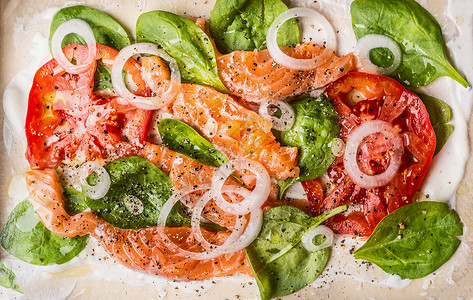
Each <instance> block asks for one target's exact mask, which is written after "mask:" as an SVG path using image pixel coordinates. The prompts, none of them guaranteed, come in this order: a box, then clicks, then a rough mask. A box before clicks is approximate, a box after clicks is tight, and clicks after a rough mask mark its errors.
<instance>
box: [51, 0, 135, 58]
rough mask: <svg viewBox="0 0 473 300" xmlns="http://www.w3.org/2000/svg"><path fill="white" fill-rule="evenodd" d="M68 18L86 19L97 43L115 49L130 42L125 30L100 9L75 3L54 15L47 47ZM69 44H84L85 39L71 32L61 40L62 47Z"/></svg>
mask: <svg viewBox="0 0 473 300" xmlns="http://www.w3.org/2000/svg"><path fill="white" fill-rule="evenodd" d="M70 19H81V20H84V21H86V22H87V23H88V24H89V25H90V27H91V28H92V31H93V32H94V36H95V40H96V41H97V44H102V45H107V46H110V47H112V48H113V49H117V50H120V49H122V48H124V47H126V46H128V45H130V44H131V42H130V38H129V37H128V33H127V32H126V30H125V29H124V28H123V27H122V26H121V25H120V24H119V23H118V22H117V21H115V20H114V19H113V18H112V17H110V16H109V15H107V14H106V13H104V12H102V11H99V10H96V9H93V8H90V7H87V6H82V5H77V6H71V7H66V8H63V9H61V10H60V11H58V12H57V14H56V15H55V16H54V18H53V21H52V22H51V27H50V30H49V49H51V39H52V37H53V34H54V32H55V31H56V29H57V28H58V27H59V25H61V24H62V23H64V22H66V21H69V20H70ZM70 44H82V45H85V41H84V39H83V38H82V37H80V36H79V35H77V34H75V33H71V34H69V35H67V36H66V37H65V38H64V40H63V41H62V47H64V46H66V45H70Z"/></svg>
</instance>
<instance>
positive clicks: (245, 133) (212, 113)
mask: <svg viewBox="0 0 473 300" xmlns="http://www.w3.org/2000/svg"><path fill="white" fill-rule="evenodd" d="M172 112H173V116H174V117H175V118H176V119H179V120H182V121H183V122H185V123H187V124H189V125H191V126H193V127H194V128H195V129H197V130H198V131H200V133H201V134H202V135H203V136H204V137H205V138H206V139H208V140H209V141H210V142H211V143H212V144H214V145H215V146H216V147H217V148H218V149H219V150H220V151H222V152H223V153H224V154H225V155H226V156H227V157H228V158H229V159H235V158H237V157H245V158H249V159H253V160H256V161H259V162H260V163H261V164H263V166H264V167H265V168H266V170H268V173H269V175H271V176H272V177H274V178H276V179H277V180H285V179H287V178H288V177H297V176H298V175H299V167H298V164H297V147H282V146H281V145H280V144H279V143H278V142H277V141H276V138H275V137H274V135H273V133H272V132H271V125H270V124H269V123H268V122H267V121H265V120H264V119H263V118H262V117H261V116H260V115H258V114H257V113H255V112H253V111H251V110H249V109H246V108H245V107H243V106H242V105H240V104H239V103H238V102H236V101H235V100H234V99H233V98H232V97H231V96H229V95H226V94H222V93H220V92H218V91H216V90H215V89H213V88H210V87H206V86H200V85H195V84H184V85H183V86H182V87H181V92H180V93H179V95H178V96H177V98H176V99H175V100H174V102H173V104H172Z"/></svg>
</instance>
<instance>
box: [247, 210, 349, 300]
mask: <svg viewBox="0 0 473 300" xmlns="http://www.w3.org/2000/svg"><path fill="white" fill-rule="evenodd" d="M346 209H347V206H346V205H343V206H340V207H337V208H335V209H333V210H331V211H329V212H327V213H325V214H322V215H320V216H317V217H311V216H309V215H307V214H306V213H305V212H303V211H302V210H300V209H298V208H296V207H293V206H279V207H275V208H272V209H270V210H267V211H266V212H265V213H264V214H263V227H262V229H261V232H260V233H259V235H258V237H257V238H256V239H255V240H254V241H253V242H252V243H251V244H250V245H249V246H248V247H247V248H246V249H245V250H246V255H247V257H248V261H249V263H250V266H251V270H252V272H253V275H254V276H255V278H256V282H257V284H258V288H259V291H260V295H261V299H271V298H276V297H282V296H285V295H289V294H292V293H294V292H296V291H298V290H300V289H301V288H303V287H305V286H306V285H308V284H309V283H311V282H313V281H314V280H315V279H316V278H317V277H318V276H319V275H320V273H321V272H322V270H323V269H324V267H325V265H326V264H327V261H328V258H329V254H330V250H329V248H325V249H322V250H319V251H314V252H310V251H307V250H305V248H304V247H303V246H302V243H301V238H302V236H303V235H304V234H305V233H306V232H307V231H309V230H310V229H312V228H315V227H317V226H319V225H320V224H321V223H322V222H323V221H325V220H327V219H328V218H330V217H332V216H334V215H336V214H338V213H340V212H342V211H344V210H346ZM316 242H318V243H322V242H323V238H322V237H321V236H319V237H316Z"/></svg>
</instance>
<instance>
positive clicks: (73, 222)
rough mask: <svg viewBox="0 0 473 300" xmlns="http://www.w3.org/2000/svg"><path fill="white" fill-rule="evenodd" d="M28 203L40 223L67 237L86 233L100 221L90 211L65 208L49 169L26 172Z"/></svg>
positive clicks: (54, 173)
mask: <svg viewBox="0 0 473 300" xmlns="http://www.w3.org/2000/svg"><path fill="white" fill-rule="evenodd" d="M25 178H26V184H27V186H28V192H29V193H30V198H31V205H32V206H33V208H34V210H35V211H36V213H37V214H38V217H39V219H40V220H41V222H42V223H43V224H44V226H46V228H48V229H49V230H50V231H51V232H53V233H55V234H57V235H60V236H66V237H73V236H77V235H80V236H82V235H86V234H89V233H90V232H91V231H94V230H95V227H96V226H97V224H98V223H100V222H103V221H102V220H101V219H100V218H99V217H97V215H95V214H94V213H93V212H84V213H80V214H77V215H74V216H70V215H68V214H67V212H66V210H65V209H64V201H63V198H62V197H63V196H62V188H61V185H60V183H59V178H58V176H57V174H56V171H54V170H52V169H45V170H32V171H27V172H26V173H25Z"/></svg>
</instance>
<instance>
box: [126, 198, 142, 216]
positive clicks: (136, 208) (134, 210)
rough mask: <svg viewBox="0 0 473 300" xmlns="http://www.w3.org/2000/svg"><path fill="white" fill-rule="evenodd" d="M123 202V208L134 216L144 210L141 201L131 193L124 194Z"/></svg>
mask: <svg viewBox="0 0 473 300" xmlns="http://www.w3.org/2000/svg"><path fill="white" fill-rule="evenodd" d="M123 202H124V203H125V208H126V209H127V210H128V211H129V212H130V213H131V214H132V215H134V216H137V215H140V214H141V213H142V212H143V210H144V206H143V202H142V201H141V200H140V199H138V197H135V196H133V195H126V196H125V198H123Z"/></svg>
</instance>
